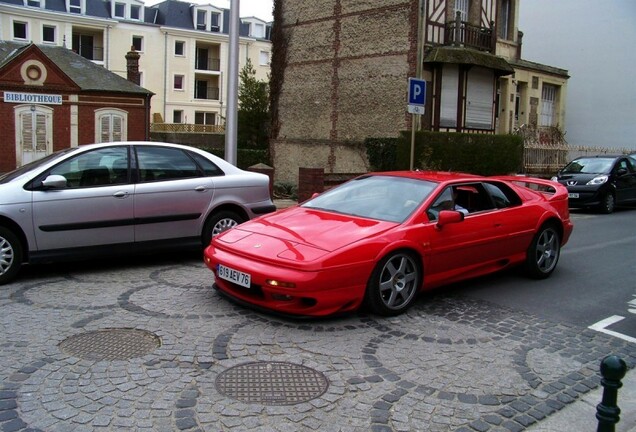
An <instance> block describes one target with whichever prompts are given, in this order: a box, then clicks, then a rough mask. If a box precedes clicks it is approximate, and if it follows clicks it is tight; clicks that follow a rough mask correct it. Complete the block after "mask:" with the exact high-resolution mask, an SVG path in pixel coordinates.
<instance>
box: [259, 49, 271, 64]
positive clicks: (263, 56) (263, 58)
mask: <svg viewBox="0 0 636 432" xmlns="http://www.w3.org/2000/svg"><path fill="white" fill-rule="evenodd" d="M258 63H259V64H260V65H261V66H269V64H270V57H269V51H263V50H261V51H260V52H259V54H258Z"/></svg>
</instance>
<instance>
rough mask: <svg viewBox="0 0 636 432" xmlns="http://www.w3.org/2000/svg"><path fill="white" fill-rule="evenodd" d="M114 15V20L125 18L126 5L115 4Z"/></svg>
mask: <svg viewBox="0 0 636 432" xmlns="http://www.w3.org/2000/svg"><path fill="white" fill-rule="evenodd" d="M114 15H115V17H116V18H126V4H125V3H115V12H114Z"/></svg>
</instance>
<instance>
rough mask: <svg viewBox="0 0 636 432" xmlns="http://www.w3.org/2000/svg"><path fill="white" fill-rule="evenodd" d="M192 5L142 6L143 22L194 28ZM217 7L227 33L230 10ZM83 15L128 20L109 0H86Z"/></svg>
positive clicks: (52, 2)
mask: <svg viewBox="0 0 636 432" xmlns="http://www.w3.org/2000/svg"><path fill="white" fill-rule="evenodd" d="M0 3H5V4H10V5H15V6H24V2H23V0H0ZM193 6H194V4H193V3H190V2H187V1H180V0H165V1H163V2H161V3H158V4H156V5H153V6H144V11H145V12H144V23H145V24H154V25H160V26H168V27H175V28H180V29H187V30H196V28H195V26H194V22H193V19H192V7H193ZM215 7H216V6H215ZM34 9H35V8H34ZM38 9H39V8H38ZM217 9H221V10H222V12H223V23H224V25H223V28H221V29H220V31H219V32H218V33H222V34H228V33H229V24H228V23H229V22H230V10H229V9H224V8H217ZM44 10H50V11H55V12H62V13H68V12H66V1H65V0H46V3H45V5H44ZM85 16H89V17H95V18H105V19H114V20H118V21H123V22H130V21H127V20H123V19H121V18H117V17H111V16H110V8H109V2H108V1H104V0H86V13H85ZM199 31H201V32H203V31H202V30H199ZM270 32H271V23H268V24H267V31H266V35H267V39H269V37H270ZM208 33H210V32H208ZM211 33H214V32H211ZM239 35H240V36H244V37H249V24H248V23H243V22H241V23H240V28H239Z"/></svg>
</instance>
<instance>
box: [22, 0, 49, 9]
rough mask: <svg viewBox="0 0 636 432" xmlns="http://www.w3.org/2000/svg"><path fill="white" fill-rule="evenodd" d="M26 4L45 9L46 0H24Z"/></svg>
mask: <svg viewBox="0 0 636 432" xmlns="http://www.w3.org/2000/svg"><path fill="white" fill-rule="evenodd" d="M24 6H29V7H34V8H40V9H44V0H24Z"/></svg>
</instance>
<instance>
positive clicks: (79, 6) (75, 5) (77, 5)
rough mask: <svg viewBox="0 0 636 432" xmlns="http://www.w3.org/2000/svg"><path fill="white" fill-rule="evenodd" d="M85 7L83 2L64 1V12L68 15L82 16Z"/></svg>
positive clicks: (76, 0)
mask: <svg viewBox="0 0 636 432" xmlns="http://www.w3.org/2000/svg"><path fill="white" fill-rule="evenodd" d="M85 5H86V2H85V0H66V10H67V11H69V13H74V14H83V13H84V8H85Z"/></svg>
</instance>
